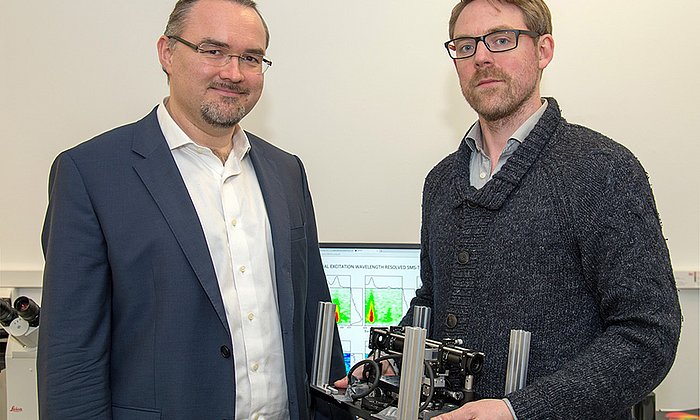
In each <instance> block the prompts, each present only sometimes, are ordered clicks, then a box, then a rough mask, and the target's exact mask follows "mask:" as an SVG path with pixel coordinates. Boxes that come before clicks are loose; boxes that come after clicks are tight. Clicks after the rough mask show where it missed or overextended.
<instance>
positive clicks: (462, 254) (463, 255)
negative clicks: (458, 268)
mask: <svg viewBox="0 0 700 420" xmlns="http://www.w3.org/2000/svg"><path fill="white" fill-rule="evenodd" d="M457 262H458V263H460V264H461V265H464V264H466V263H468V262H469V253H468V252H467V251H459V252H458V253H457Z"/></svg>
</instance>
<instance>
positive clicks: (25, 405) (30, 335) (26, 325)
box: [0, 296, 40, 420]
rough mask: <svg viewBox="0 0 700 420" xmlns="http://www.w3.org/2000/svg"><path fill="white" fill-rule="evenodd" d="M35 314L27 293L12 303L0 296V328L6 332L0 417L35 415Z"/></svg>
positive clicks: (12, 419) (17, 419) (14, 418)
mask: <svg viewBox="0 0 700 420" xmlns="http://www.w3.org/2000/svg"><path fill="white" fill-rule="evenodd" d="M10 301H11V299H10ZM39 313H40V308H39V305H37V304H36V302H34V300H32V299H31V298H29V297H27V296H19V297H17V298H16V299H15V300H14V303H13V304H10V303H9V302H7V301H5V300H3V299H0V328H2V329H4V330H5V331H6V332H7V333H8V335H9V336H8V341H7V348H6V350H5V370H4V371H3V372H4V375H5V380H6V389H7V400H6V405H7V409H6V410H5V413H0V419H5V418H7V420H20V419H22V420H30V419H31V420H36V419H38V418H39V410H38V405H37V384H36V349H37V342H38V335H39ZM0 405H1V404H0Z"/></svg>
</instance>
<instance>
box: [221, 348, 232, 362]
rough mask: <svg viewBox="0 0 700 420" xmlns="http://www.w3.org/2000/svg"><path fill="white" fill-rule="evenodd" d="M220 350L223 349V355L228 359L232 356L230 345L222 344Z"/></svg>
mask: <svg viewBox="0 0 700 420" xmlns="http://www.w3.org/2000/svg"><path fill="white" fill-rule="evenodd" d="M219 351H221V356H223V358H224V359H228V358H229V357H231V350H229V348H228V347H226V346H221V348H220V349H219Z"/></svg>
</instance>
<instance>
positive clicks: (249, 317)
mask: <svg viewBox="0 0 700 420" xmlns="http://www.w3.org/2000/svg"><path fill="white" fill-rule="evenodd" d="M253 318H255V314H253V313H252V312H248V321H252V320H253Z"/></svg>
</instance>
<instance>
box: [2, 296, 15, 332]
mask: <svg viewBox="0 0 700 420" xmlns="http://www.w3.org/2000/svg"><path fill="white" fill-rule="evenodd" d="M15 318H17V311H15V310H14V309H13V308H12V306H10V304H9V303H7V302H5V300H4V299H0V325H2V326H4V327H9V326H10V323H11V322H12V321H14V319H15Z"/></svg>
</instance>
